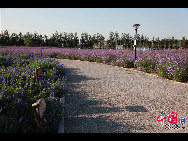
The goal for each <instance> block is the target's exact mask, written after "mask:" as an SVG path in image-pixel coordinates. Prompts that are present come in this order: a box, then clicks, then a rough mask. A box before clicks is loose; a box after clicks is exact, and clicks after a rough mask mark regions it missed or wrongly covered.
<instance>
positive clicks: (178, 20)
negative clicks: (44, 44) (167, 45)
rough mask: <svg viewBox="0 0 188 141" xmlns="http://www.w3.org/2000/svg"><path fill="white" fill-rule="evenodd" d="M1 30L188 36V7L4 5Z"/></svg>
mask: <svg viewBox="0 0 188 141" xmlns="http://www.w3.org/2000/svg"><path fill="white" fill-rule="evenodd" d="M0 19H1V21H0V27H1V31H4V30H6V29H7V30H8V31H9V32H10V33H19V32H22V33H26V32H31V33H34V32H35V31H36V32H37V33H40V34H42V35H44V34H46V35H48V36H50V35H51V34H52V33H55V31H58V32H68V33H70V32H72V33H75V32H77V33H78V36H80V34H81V33H82V32H87V33H89V34H92V35H93V34H95V33H100V34H102V35H104V36H105V38H108V37H109V33H110V32H111V31H112V32H118V33H119V34H121V33H129V34H130V35H131V36H133V35H134V34H135V30H134V28H133V24H136V23H138V24H140V27H139V29H138V34H144V35H146V36H147V37H149V38H150V39H151V38H152V37H153V36H154V37H159V38H168V37H170V38H171V37H172V36H174V37H175V38H177V39H181V38H182V37H183V36H185V37H186V38H188V8H1V10H0Z"/></svg>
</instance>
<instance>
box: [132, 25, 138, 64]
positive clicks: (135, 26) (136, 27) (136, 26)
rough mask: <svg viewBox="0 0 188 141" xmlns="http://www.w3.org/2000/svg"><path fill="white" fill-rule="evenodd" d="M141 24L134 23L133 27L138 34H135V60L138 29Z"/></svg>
mask: <svg viewBox="0 0 188 141" xmlns="http://www.w3.org/2000/svg"><path fill="white" fill-rule="evenodd" d="M139 26H140V24H134V25H133V27H134V28H135V31H136V35H135V40H134V47H135V48H134V49H135V60H136V37H137V29H138V27H139Z"/></svg>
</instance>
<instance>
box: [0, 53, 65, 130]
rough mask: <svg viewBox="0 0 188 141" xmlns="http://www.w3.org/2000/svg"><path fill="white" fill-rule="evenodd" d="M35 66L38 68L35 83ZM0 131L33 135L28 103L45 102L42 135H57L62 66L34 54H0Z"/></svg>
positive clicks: (63, 75)
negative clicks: (43, 133) (40, 71)
mask: <svg viewBox="0 0 188 141" xmlns="http://www.w3.org/2000/svg"><path fill="white" fill-rule="evenodd" d="M35 67H36V68H39V67H40V68H42V74H41V75H40V76H39V78H38V83H37V82H36V76H35ZM0 81H1V82H2V83H0V97H1V100H0V132H1V133H2V132H3V133H4V132H5V133H6V132H10V133H19V132H21V133H22V132H36V123H35V120H34V116H33V109H32V104H33V103H35V102H36V101H37V100H38V99H40V98H44V99H45V102H46V119H47V125H46V129H45V130H46V132H57V129H58V125H59V121H60V120H61V112H62V102H61V100H60V98H61V97H62V96H63V93H64V91H65V90H66V76H65V70H64V67H63V65H60V64H59V63H58V62H57V61H55V60H54V59H46V58H43V57H40V56H37V55H34V54H30V53H28V54H11V55H10V54H9V53H6V54H5V53H0Z"/></svg>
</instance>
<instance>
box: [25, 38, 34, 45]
mask: <svg viewBox="0 0 188 141" xmlns="http://www.w3.org/2000/svg"><path fill="white" fill-rule="evenodd" d="M24 45H25V46H33V41H32V38H31V37H26V39H25V40H24Z"/></svg>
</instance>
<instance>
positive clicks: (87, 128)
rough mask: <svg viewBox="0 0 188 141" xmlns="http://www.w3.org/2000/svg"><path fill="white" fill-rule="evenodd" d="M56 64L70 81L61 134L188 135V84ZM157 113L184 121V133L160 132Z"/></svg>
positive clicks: (122, 71) (110, 69)
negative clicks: (62, 69) (187, 133)
mask: <svg viewBox="0 0 188 141" xmlns="http://www.w3.org/2000/svg"><path fill="white" fill-rule="evenodd" d="M59 61H60V62H61V63H63V64H64V66H65V68H66V75H67V80H68V89H67V93H66V95H65V113H64V118H65V120H64V121H65V123H64V125H65V127H64V132H65V133H135V132H141V133H145V132H149V133H153V132H154V133H158V132H159V133H163V132H167V133H168V132H188V120H187V119H188V118H187V116H188V110H187V109H188V84H187V83H178V82H175V81H171V80H166V79H163V78H159V77H157V76H155V75H153V74H148V73H144V72H140V71H137V70H134V69H125V68H120V67H115V66H111V65H106V64H100V63H95V62H87V61H78V60H67V59H59ZM161 109H163V110H164V111H165V113H166V116H168V115H169V114H170V113H172V112H176V113H177V115H178V118H184V117H185V128H184V129H182V128H180V129H165V127H164V126H163V127H162V125H161V123H160V122H158V121H157V120H156V118H157V116H159V115H160V113H159V112H160V110H161ZM165 123H167V124H168V120H167V119H166V120H165Z"/></svg>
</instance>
